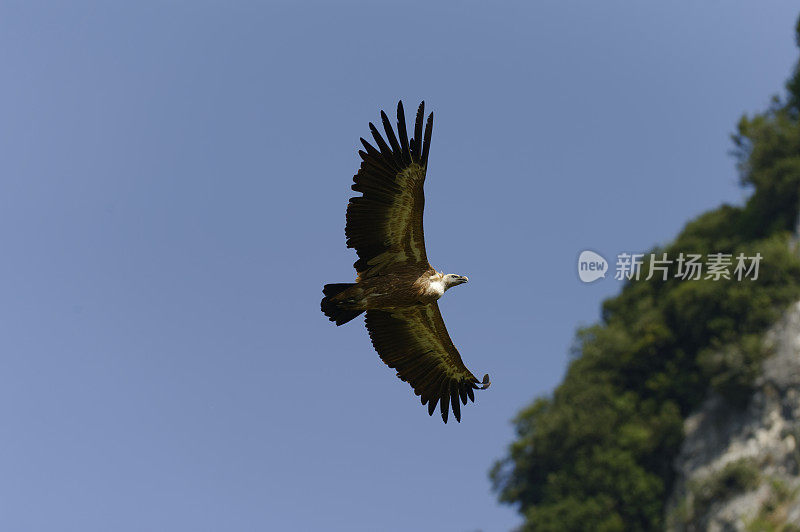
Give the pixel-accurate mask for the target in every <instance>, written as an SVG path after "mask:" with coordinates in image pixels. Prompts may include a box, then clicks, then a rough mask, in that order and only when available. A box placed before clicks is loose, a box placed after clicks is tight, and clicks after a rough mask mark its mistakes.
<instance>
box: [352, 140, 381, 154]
mask: <svg viewBox="0 0 800 532" xmlns="http://www.w3.org/2000/svg"><path fill="white" fill-rule="evenodd" d="M358 140H360V141H361V144H362V145H363V146H364V149H365V150H367V153H368V154H369V155H371V156H373V157H380V156H381V154H380V152H379V151H378V150H376V149H375V147H374V146H373V145H372V144H370V143H369V142H367V141H366V140H364V137H360V138H359V139H358Z"/></svg>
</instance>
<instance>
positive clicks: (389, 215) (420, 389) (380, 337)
mask: <svg viewBox="0 0 800 532" xmlns="http://www.w3.org/2000/svg"><path fill="white" fill-rule="evenodd" d="M424 115H425V102H422V103H421V104H420V106H419V109H418V111H417V116H416V120H415V123H414V132H413V137H412V138H411V140H410V141H409V139H408V134H407V132H406V122H405V115H404V112H403V103H402V102H398V104H397V135H395V132H394V130H393V129H392V125H391V123H390V122H389V119H388V117H387V116H386V113H384V112H381V120H382V122H383V127H384V130H385V133H386V140H384V138H383V137H382V136H381V134H380V133H379V132H378V130H377V128H376V127H375V126H374V125H373V124H371V123H370V125H369V127H370V131H371V132H372V136H373V138H374V139H375V144H376V145H377V148H376V147H374V146H372V145H371V144H370V143H369V142H367V141H366V140H364V139H363V138H362V139H361V144H362V145H363V146H364V150H361V151H359V152H358V153H359V155H360V156H361V159H362V162H361V168H360V169H359V171H358V173H357V174H356V175H355V176H354V177H353V181H354V183H353V185H352V189H353V190H355V191H356V192H361V193H362V195H361V196H357V197H354V198H351V199H350V202H349V204H348V205H347V225H346V227H345V235H346V237H347V247H350V248H355V250H356V253H357V254H358V260H357V261H356V262H355V264H354V265H353V266H354V267H355V269H356V272H357V274H358V275H357V278H356V282H355V283H337V284H327V285H325V286H324V288H323V290H322V292H323V294H324V296H325V297H324V298H323V299H322V302H321V308H322V312H323V313H324V314H325V315H326V316H327V317H328V318H329V319H330V321H333V322H335V323H336V325H342V324H344V323H347V322H348V321H350V320H352V319H354V318H356V317H357V316H359V315H360V314H361V313H363V312H366V314H367V316H366V326H367V330H368V331H369V336H370V339H371V340H372V344H373V346H374V347H375V350H376V351H377V352H378V355H379V356H380V357H381V359H382V360H383V361H384V362H385V363H386V364H387V365H388V366H389V367H391V368H394V369H395V370H397V376H398V377H400V379H402V380H404V381H406V382H408V383H409V384H410V385H411V386H412V388H413V389H414V393H415V394H416V395H418V396H420V398H421V401H422V404H423V405H426V404H427V406H428V413H429V414H430V415H433V412H434V411H435V410H436V405H437V403H438V404H439V406H440V411H441V414H442V420H443V421H444V422H445V423H447V417H448V413H449V411H450V409H451V408H452V410H453V414H454V415H455V417H456V420H457V421H459V422H460V421H461V403H463V404H466V403H467V399H470V400H472V401H474V400H475V396H474V393H473V390H476V389H478V390H480V389H485V388H488V387H489V384H490V381H489V376H488V375H485V376H484V378H483V381H479V380H478V379H477V378H476V377H475V376H474V375H473V374H472V373H471V372H470V371H469V370H468V369H467V367H466V366H465V365H464V362H463V361H462V360H461V356H460V355H459V353H458V350H457V349H456V347H455V346H454V345H453V342H452V340H451V339H450V335H449V334H448V333H447V328H446V327H445V325H444V320H443V319H442V314H441V312H439V305H438V304H437V300H438V299H439V298H440V297H442V296H443V295H444V293H445V292H446V291H447V290H448V289H450V288H452V287H453V286H457V285H460V284H463V283H466V282H467V281H468V279H467V277H464V276H461V275H456V274H446V275H445V274H444V273H442V272H437V271H436V269H435V268H433V267H432V266H431V265H430V264H429V263H428V258H427V254H426V251H425V239H424V234H423V225H422V213H423V209H424V206H425V196H424V193H423V185H424V183H425V175H426V171H427V165H428V153H429V150H430V143H431V133H432V130H433V113H431V114H430V115H429V116H428V119H427V123H426V125H425V130H424V135H423V127H422V125H423V118H424Z"/></svg>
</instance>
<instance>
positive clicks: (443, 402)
mask: <svg viewBox="0 0 800 532" xmlns="http://www.w3.org/2000/svg"><path fill="white" fill-rule="evenodd" d="M442 388H443V389H442V391H441V394H442V397H441V399H439V403H440V404H439V406H440V407H441V408H440V409H439V410H440V411H441V412H442V421H444V422H445V423H447V414H449V413H450V390H448V387H447V383H445V385H444V386H443V387H442Z"/></svg>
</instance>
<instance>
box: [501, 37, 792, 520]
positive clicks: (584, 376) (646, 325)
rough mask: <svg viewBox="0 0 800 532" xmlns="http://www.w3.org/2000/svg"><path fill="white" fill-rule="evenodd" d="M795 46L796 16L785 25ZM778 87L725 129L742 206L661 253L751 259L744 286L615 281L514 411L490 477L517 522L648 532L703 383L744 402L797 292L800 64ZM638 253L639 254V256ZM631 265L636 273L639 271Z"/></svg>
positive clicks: (727, 209)
mask: <svg viewBox="0 0 800 532" xmlns="http://www.w3.org/2000/svg"><path fill="white" fill-rule="evenodd" d="M798 45H800V23H799V24H798ZM787 89H788V94H787V96H786V97H785V98H784V99H783V100H779V99H777V98H776V99H775V100H774V101H773V103H772V105H771V106H770V107H769V108H768V109H767V110H766V111H765V112H763V113H760V114H757V115H755V116H752V117H747V116H745V117H743V118H742V119H741V120H740V122H739V124H738V130H737V133H736V134H735V135H733V142H734V146H735V150H734V154H735V156H736V158H737V165H738V169H739V172H740V176H741V183H742V185H743V186H745V187H750V188H752V194H751V196H750V197H749V199H748V201H747V202H746V203H745V205H744V206H731V205H723V206H721V207H719V208H718V209H715V210H713V211H710V212H707V213H705V214H703V215H701V216H699V217H698V218H696V219H695V220H692V221H691V222H689V223H688V224H687V225H686V227H685V228H684V229H683V231H681V233H680V234H679V235H678V237H677V238H676V239H675V240H674V242H672V243H671V244H670V245H668V246H667V247H665V248H663V249H654V250H652V252H653V253H656V254H657V255H658V254H660V253H663V252H667V253H668V256H669V257H676V256H678V254H679V253H680V252H684V253H700V254H703V255H704V256H705V255H706V254H709V253H718V252H721V253H730V254H732V255H733V257H736V255H738V253H740V252H742V253H744V254H745V255H746V256H753V255H755V253H756V252H759V253H761V256H762V257H763V258H762V261H761V267H760V270H759V277H758V280H756V281H749V280H745V281H737V280H736V279H735V278H734V279H731V280H718V281H712V280H697V281H685V280H680V279H676V278H674V274H675V273H676V271H675V268H674V265H673V267H672V270H671V271H670V274H671V275H670V278H669V279H668V280H667V281H662V280H661V278H660V276H655V277H654V278H653V279H652V280H650V281H645V280H639V281H633V282H629V283H627V284H626V285H625V286H624V288H623V289H622V291H621V293H620V294H619V295H618V296H616V297H614V298H612V299H609V300H607V301H606V302H604V304H603V308H602V318H601V321H600V323H599V324H596V325H594V326H591V327H587V328H585V329H582V330H580V331H579V332H578V334H577V347H576V356H575V358H574V359H573V360H572V361H571V363H570V365H569V367H568V370H567V373H566V375H565V378H564V381H563V382H562V383H561V384H560V385H559V386H558V387H557V388H556V390H555V391H554V392H553V394H552V395H551V396H549V397H544V398H539V399H537V400H535V401H534V402H533V404H531V405H530V406H528V407H527V408H525V409H524V410H522V411H521V412H520V413H519V414H518V416H517V417H516V419H515V420H514V424H515V426H516V434H517V436H516V440H515V441H514V442H513V443H512V444H511V445H510V447H509V450H508V455H507V456H506V457H505V458H504V459H502V460H500V461H499V462H497V463H496V464H495V466H494V467H493V469H492V471H491V478H492V481H493V485H494V488H495V490H496V491H497V492H498V494H499V497H500V500H501V501H503V502H506V503H510V504H515V505H517V506H518V507H519V510H520V512H521V513H522V514H523V515H524V517H525V525H524V526H523V528H524V529H526V530H528V529H529V530H545V531H547V530H554V531H555V530H559V531H563V530H604V531H616V530H656V529H658V528H660V527H661V526H662V515H663V506H664V503H665V498H666V497H667V494H668V493H669V490H670V488H671V484H672V480H673V470H672V467H671V464H672V462H673V460H674V458H675V455H676V453H677V452H678V449H679V446H680V444H681V441H682V438H683V420H684V418H685V417H686V416H687V414H688V413H689V412H691V411H692V410H693V409H694V408H696V407H698V406H699V404H700V402H701V401H702V400H703V399H704V398H705V397H706V396H707V394H708V391H709V389H713V390H715V391H716V392H718V393H719V394H721V395H722V396H723V397H725V398H726V399H727V400H729V401H731V402H732V403H734V404H737V405H744V404H746V402H747V399H748V398H749V396H750V392H751V385H752V383H753V380H754V378H755V377H756V376H757V375H758V371H759V368H760V363H761V361H762V360H763V358H764V356H766V355H767V353H766V352H765V350H764V348H763V347H762V346H763V342H762V341H761V338H762V334H763V332H764V330H765V329H766V328H767V327H768V326H769V325H770V324H772V323H773V322H774V321H775V320H776V319H777V318H778V317H779V316H780V313H781V312H782V311H783V310H784V309H785V308H786V306H787V305H788V304H790V303H791V302H793V301H795V300H797V299H799V298H800V260H798V256H797V252H796V250H795V249H794V248H795V246H796V243H794V241H793V240H792V231H793V230H794V229H795V226H796V223H797V220H798V204H800V120H799V119H798V117H800V65H799V66H798V68H797V69H796V70H795V72H794V74H793V76H792V77H791V78H790V79H789V81H788V82H787ZM647 257H649V254H647V255H646V258H647ZM648 268H649V264H648V261H647V260H646V261H645V264H644V266H643V270H642V271H645V272H646V271H648Z"/></svg>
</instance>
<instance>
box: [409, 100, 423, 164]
mask: <svg viewBox="0 0 800 532" xmlns="http://www.w3.org/2000/svg"><path fill="white" fill-rule="evenodd" d="M424 115H425V101H424V100H423V101H422V103H420V104H419V108H418V109H417V119H416V120H415V121H414V136H413V137H412V139H411V160H413V161H415V162H419V160H420V149H421V148H422V119H423V117H424Z"/></svg>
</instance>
